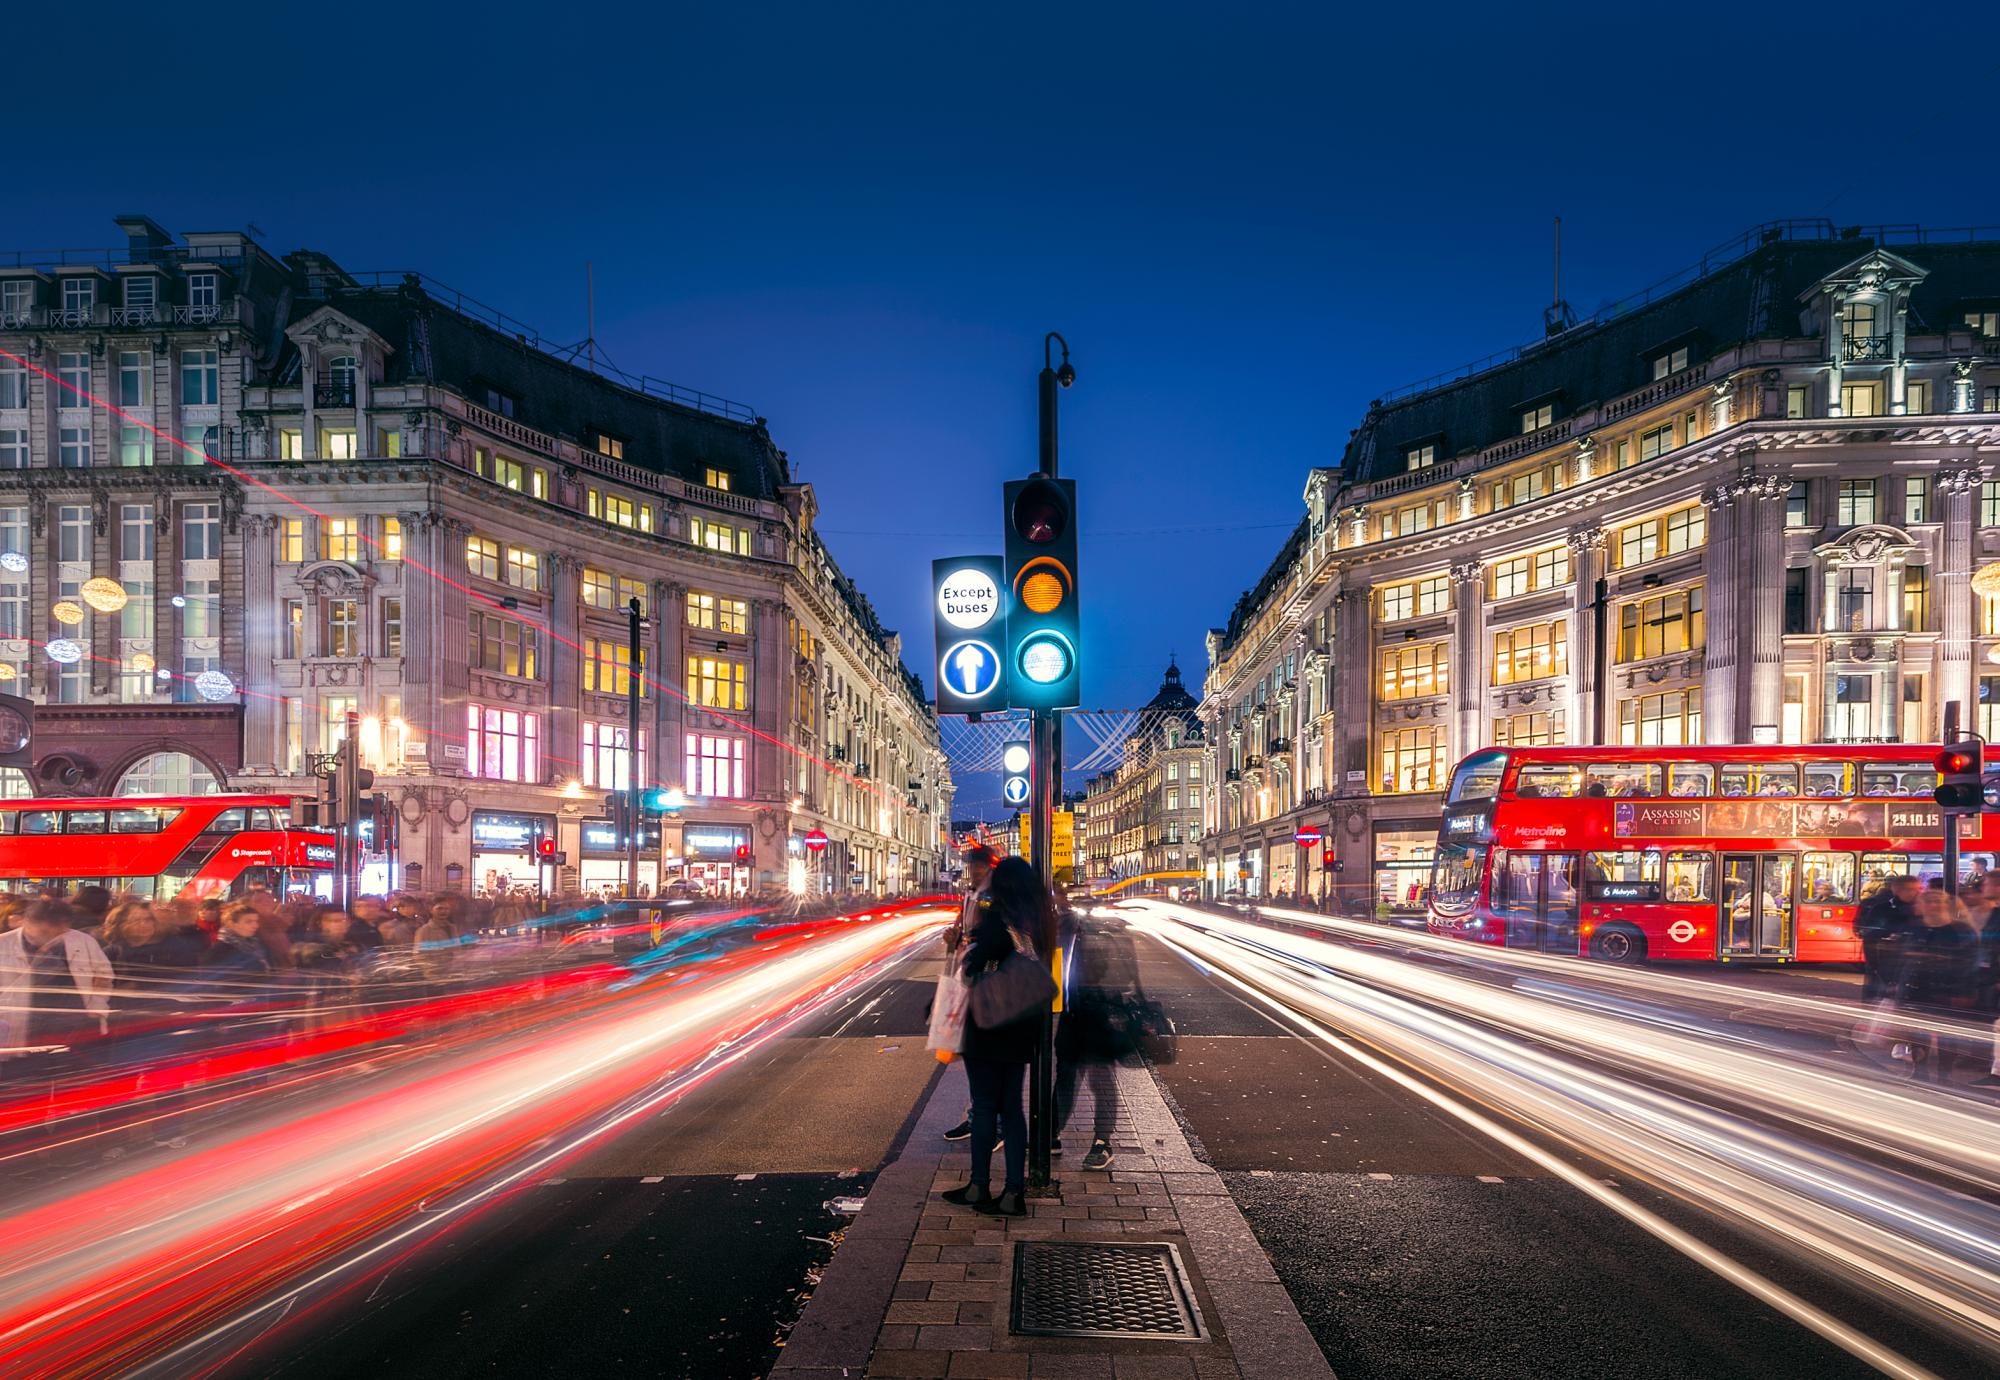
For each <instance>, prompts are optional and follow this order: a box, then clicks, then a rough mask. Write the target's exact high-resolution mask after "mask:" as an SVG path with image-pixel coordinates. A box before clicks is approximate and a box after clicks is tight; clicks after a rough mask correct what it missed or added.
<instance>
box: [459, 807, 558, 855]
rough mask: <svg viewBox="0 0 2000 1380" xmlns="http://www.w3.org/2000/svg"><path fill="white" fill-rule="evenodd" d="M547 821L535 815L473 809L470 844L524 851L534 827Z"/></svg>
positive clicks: (532, 835)
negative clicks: (507, 813)
mask: <svg viewBox="0 0 2000 1380" xmlns="http://www.w3.org/2000/svg"><path fill="white" fill-rule="evenodd" d="M547 823H548V821H546V820H544V819H542V818H541V817H539V816H537V815H506V814H499V813H497V812H495V811H490V810H475V811H474V812H473V815H472V846H473V847H474V848H475V849H481V850H486V851H498V852H519V853H525V852H527V851H528V846H529V844H530V843H531V842H532V841H533V839H534V836H535V827H536V826H537V825H543V826H546V825H547Z"/></svg>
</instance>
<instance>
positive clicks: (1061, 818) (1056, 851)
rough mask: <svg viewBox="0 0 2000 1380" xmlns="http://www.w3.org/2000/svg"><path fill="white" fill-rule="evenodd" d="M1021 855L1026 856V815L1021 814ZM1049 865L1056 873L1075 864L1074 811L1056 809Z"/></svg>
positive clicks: (1060, 872) (1064, 870) (1062, 871)
mask: <svg viewBox="0 0 2000 1380" xmlns="http://www.w3.org/2000/svg"><path fill="white" fill-rule="evenodd" d="M1021 856H1022V857H1024V858H1025V857H1028V856H1029V853H1028V817H1027V816H1026V815H1022V816H1021ZM1049 866H1050V867H1052V868H1053V869H1055V871H1056V873H1057V874H1058V875H1060V874H1062V873H1064V872H1066V871H1068V870H1069V869H1071V868H1074V867H1075V866H1076V811H1074V810H1057V811H1056V813H1055V831H1054V840H1053V842H1052V844H1051V846H1050V848H1049Z"/></svg>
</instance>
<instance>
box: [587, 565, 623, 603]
mask: <svg viewBox="0 0 2000 1380" xmlns="http://www.w3.org/2000/svg"><path fill="white" fill-rule="evenodd" d="M579 589H580V590H581V591H582V594H583V602H584V603H586V604H588V605H589V606H590V607H591V608H594V609H611V608H616V607H618V600H617V596H616V594H615V593H614V591H615V590H616V589H617V584H616V582H615V581H614V580H613V578H612V576H611V573H610V572H609V571H605V570H599V569H598V568H597V567H595V566H590V565H587V566H585V567H584V568H583V579H582V581H581V583H580V585H579Z"/></svg>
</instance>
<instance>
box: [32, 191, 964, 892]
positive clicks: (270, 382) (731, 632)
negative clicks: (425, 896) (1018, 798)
mask: <svg viewBox="0 0 2000 1380" xmlns="http://www.w3.org/2000/svg"><path fill="white" fill-rule="evenodd" d="M119 224H120V225H121V227H122V228H123V229H124V230H125V231H126V234H127V236H128V241H129V243H128V245H127V247H126V248H125V249H124V250H122V251H116V252H111V253H106V254H85V253H77V252H70V253H64V254H60V255H52V256H48V258H47V260H46V261H44V262H35V263H29V262H25V261H24V262H22V263H21V264H19V265H18V266H14V267H5V268H0V349H4V350H6V351H7V352H9V353H11V354H13V355H16V356H18V357H19V358H21V359H22V360H25V361H27V363H28V365H31V366H33V367H26V366H24V365H21V364H15V363H13V362H12V361H9V360H7V359H5V358H0V567H4V568H0V680H5V681H10V682H12V683H13V684H14V685H15V686H16V687H17V688H20V689H22V690H23V692H24V693H26V694H27V695H28V696H29V697H30V698H32V699H34V700H36V701H37V713H36V737H35V744H34V751H35V761H34V765H33V766H32V767H31V768H30V769H29V770H27V771H26V772H20V771H14V772H12V773H11V775H9V776H8V777H7V778H6V780H5V782H4V788H5V789H7V790H10V791H13V792H14V793H17V794H19V793H34V794H72V795H73V794H84V793H106V794H110V793H127V792H134V791H142V790H152V791H161V790H199V789H215V788H228V789H250V790H258V791H283V792H291V793H294V794H309V793H311V792H312V790H313V786H314V783H313V780H312V778H311V776H310V772H311V770H312V761H313V758H314V756H315V755H317V754H323V753H327V752H331V751H333V750H334V749H336V748H337V747H338V746H339V744H340V743H341V741H342V740H343V738H344V737H345V735H346V733H347V732H348V725H349V724H350V722H352V723H353V724H355V725H356V730H355V731H356V732H357V733H358V735H359V746H360V751H361V755H362V757H363V759H364V761H365V763H366V764H367V765H368V766H370V767H371V768H372V769H374V770H375V771H376V773H377V779H376V786H375V790H376V791H377V792H378V793H380V794H382V795H384V796H385V797H386V798H387V801H388V803H389V805H390V806H391V807H392V809H393V810H394V812H395V816H396V818H397V820H398V821H399V826H398V828H397V829H396V830H395V834H396V837H395V839H394V840H390V839H388V838H384V839H380V840H375V839H372V838H371V840H370V842H371V849H372V851H371V853H370V856H369V859H368V863H367V879H366V880H367V883H368V885H369V886H370V887H371V888H372V889H380V888H385V887H387V886H389V885H392V884H394V885H403V884H408V885H412V886H420V887H424V888H430V889H438V888H445V887H451V888H459V889H468V890H473V889H483V888H486V887H488V886H493V885H499V884H502V883H505V882H509V881H511V882H513V883H516V884H520V883H530V884H532V880H533V876H534V869H533V867H532V864H531V863H530V861H529V851H528V844H529V839H530V837H531V836H532V834H533V833H534V831H535V830H536V829H538V828H539V829H540V830H542V831H543V832H545V833H552V834H553V835H554V837H555V838H556V840H557V844H558V847H559V848H561V849H562V850H563V851H564V852H565V853H566V854H567V856H568V867H569V869H570V871H569V873H568V874H567V875H566V876H565V877H563V878H561V879H560V881H561V882H566V883H571V884H575V885H578V886H581V887H583V888H586V889H595V888H597V887H600V886H605V885H610V884H613V883H614V882H615V881H616V880H617V878H618V876H619V875H620V872H619V868H620V864H619V860H618V853H617V849H616V847H615V840H614V839H613V838H612V837H611V831H610V829H609V828H608V827H607V825H606V823H605V820H604V815H605V809H604V801H605V796H606V795H607V794H608V793H609V792H611V791H614V790H618V789H622V788H624V787H625V786H626V785H627V784H628V782H629V781H630V780H631V774H632V773H633V772H634V771H636V772H637V774H638V777H639V779H640V780H641V782H643V783H647V784H659V785H667V786H677V787H680V788H682V789H684V790H685V791H686V793H687V795H688V797H689V804H688V807H687V809H686V811H685V813H684V815H683V817H682V818H681V819H679V820H673V821H669V822H668V824H667V826H666V828H665V831H664V834H665V836H664V839H663V842H662V846H661V848H660V850H659V851H658V853H657V854H656V855H649V856H648V858H647V859H646V861H645V862H644V863H642V867H641V878H642V880H643V881H645V882H646V883H647V884H648V885H649V886H652V887H659V886H663V885H665V884H667V883H668V882H671V881H674V880H677V879H681V880H687V881H691V882H693V883H695V884H697V885H701V886H703V887H706V888H710V889H720V890H754V889H761V888H770V887H786V886H790V887H792V888H795V889H800V890H817V889H826V890H839V889H848V888H855V889H861V890H867V891H872V892H898V891H903V890H906V889H910V888H916V887H929V886H932V885H934V884H935V883H936V882H937V880H938V878H939V876H940V872H941V868H942V866H943V863H944V848H945V844H946V839H947V833H946V821H947V820H948V819H949V817H950V798H951V783H950V778H949V773H948V768H947V764H946V761H945V758H944V754H943V750H942V746H941V744H940V741H939V738H938V730H937V723H936V719H935V716H934V715H933V714H932V712H931V710H930V708H929V707H928V706H927V704H926V703H925V699H924V695H923V691H922V687H921V684H920V683H919V682H918V681H917V680H916V679H915V677H913V676H912V675H911V674H910V673H909V672H908V670H907V669H905V667H904V666H903V663H902V659H901V643H900V639H899V638H898V637H897V636H896V635H895V634H894V633H892V632H889V631H888V630H886V629H885V628H883V627H882V625H881V623H880V620H879V619H878V618H877V617H876V614H875V612H874V610H873V608H872V607H871V606H870V604H869V602H868V600H867V599H866V597H865V596H864V595H862V594H861V592H860V591H859V590H857V589H856V588H855V586H854V584H853V582H852V581H851V580H849V579H848V578H847V577H846V576H845V575H844V574H843V573H842V572H841V570H840V568H839V566H838V565H837V564H836V563H835V561H834V559H833V557H832V555H831V553H830V552H829V551H828V550H827V548H826V546H825V544H824V542H822V540H821V539H820V537H819V535H818V533H817V532H816V531H815V530H814V522H815V518H816V516H817V505H816V503H815V500H814V496H813V491H812V488H811V486H809V485H806V484H802V483H799V482H796V481H795V480H794V479H793V478H792V475H791V472H790V468H789V465H788V463H787V458H786V456H785V453H784V452H783V451H782V450H779V449H778V448H777V447H776V445H775V444H774V443H773V441H772V439H771V436H770V434H769V431H768V429H767V428H766V425H765V423H764V420H763V419H762V418H759V417H756V416H755V415H753V414H752V413H751V412H750V411H749V410H748V409H746V408H743V407H741V406H739V405H737V404H734V403H729V402H727V401H725V400H722V399H718V398H713V397H709V396H706V395H703V394H698V393H692V392H689V391H687V390H683V389H679V388H676V387H674V386H673V385H670V384H665V383H662V382H660V381H658V380H653V379H644V378H630V377H625V376H622V375H612V374H608V373H606V372H603V371H600V370H593V369H589V368H585V367H583V366H582V365H581V364H579V363H578V362H577V361H576V359H575V358H574V354H575V352H574V351H559V350H557V349H555V348H553V347H551V346H549V345H547V344H546V343H545V342H543V341H542V340H541V339H540V338H539V337H538V336H536V335H535V334H534V333H533V332H532V331H530V330H529V329H528V328H527V327H525V326H523V325H521V324H520V323H518V322H514V321H511V320H509V319H507V318H506V317H504V316H501V315H500V314H498V313H496V312H493V311H491V310H490V309H487V308H485V307H482V306H480V305H479V304H477V303H474V302H471V301H470V300H468V299H465V298H463V297H462V296H460V295H458V294H456V293H453V292H451V291H449V290H448V289H444V288H442V287H440V286H439V285H437V284H435V283H432V282H429V281H428V280H425V279H422V278H419V277H416V276H412V275H402V274H397V275H391V276H387V277H379V276H373V275H366V274H351V273H348V272H346V271H344V270H342V269H341V268H340V267H339V266H338V265H337V264H335V263H334V262H332V261H331V260H330V259H328V258H326V257H325V256H323V255H320V254H317V253H313V252H309V251H301V252H297V253H293V254H290V255H287V256H285V257H284V258H282V259H280V258H277V257H275V256H273V255H272V254H270V253H269V252H268V251H266V250H265V249H263V248H262V247H261V246H260V245H258V244H257V243H255V242H254V241H253V240H252V239H250V238H249V237H248V236H246V235H242V234H237V233H225V234H214V235H192V234H191V235H188V236H185V237H182V238H176V237H175V236H173V235H171V234H169V233H168V232H167V231H165V230H163V229H162V228H161V227H159V226H158V225H156V224H154V223H153V222H151V221H148V220H146V219H144V218H143V217H128V218H125V219H123V220H121V221H120V222H119ZM38 370H46V371H47V372H48V374H50V375H53V377H43V376H42V374H41V373H39V372H37V371H38ZM66 384H67V385H70V386H67V387H66V386H65V385H66ZM86 394H88V395H89V396H90V397H91V398H94V399H97V400H98V401H97V402H91V401H87V400H86V399H85V395H86ZM156 430H157V432H158V433H164V435H166V436H168V437H174V438H181V439H183V440H185V441H186V442H188V443H189V444H190V445H191V446H192V447H194V448H195V452H196V453H189V452H188V451H185V450H183V448H182V447H181V446H178V445H175V444H172V443H170V442H169V441H166V440H162V439H160V437H159V436H158V435H156V434H155V433H156ZM204 454H205V456H206V457H209V458H213V459H215V460H217V461H220V462H222V463H221V464H220V465H217V464H210V463H208V459H207V458H203V457H204ZM8 554H12V555H16V556H18V557H19V558H20V559H19V560H18V562H16V561H8V560H5V559H4V557H5V556H6V555H8ZM17 565H18V566H19V567H20V568H18V569H17V568H16V567H17ZM92 576H107V577H109V578H111V579H113V580H115V581H117V582H118V583H119V584H120V586H121V587H122V589H123V590H124V591H125V592H126V594H127V596H128V600H127V602H126V604H125V606H124V608H123V609H121V610H119V611H118V612H116V613H113V614H99V613H96V612H93V611H90V610H85V611H84V614H83V617H82V619H81V621H80V623H78V624H71V623H65V622H62V621H60V614H61V612H63V611H62V604H63V603H64V602H69V603H71V604H74V603H75V600H76V596H77V594H78V591H79V590H80V589H81V586H82V583H83V582H84V581H85V580H87V579H89V578H91V577H92ZM634 599H636V600H638V601H639V603H640V605H641V607H642V609H643V612H644V615H645V617H646V619H647V624H646V628H645V631H644V632H643V646H642V659H643V672H644V681H645V683H644V685H643V690H644V694H643V698H642V702H641V715H640V727H639V731H638V734H637V738H636V741H634V740H633V739H632V736H631V734H630V731H629V729H628V725H627V698H626V694H627V687H628V684H629V678H630V676H631V673H632V669H633V668H632V665H631V655H630V651H629V646H628V642H629V620H628V615H627V613H626V608H627V605H628V603H629V602H630V601H632V600H634ZM58 638H60V639H61V640H65V641H67V642H69V643H70V644H72V645H73V646H78V647H80V648H81V651H80V654H79V655H77V656H76V657H74V658H73V659H71V660H68V661H58V660H53V659H51V655H50V652H51V651H52V648H50V647H48V646H45V645H44V644H45V643H47V642H51V641H54V640H57V639H58ZM63 650H64V651H65V653H67V651H68V650H69V649H68V648H64V649H63ZM661 687H664V690H662V688H661ZM813 830H819V831H822V832H824V833H825V834H826V835H827V837H828V846H827V847H826V848H825V850H824V851H822V852H819V853H817V854H815V853H811V852H809V851H807V850H806V849H805V848H804V846H803V845H804V839H805V836H806V835H807V834H808V833H810V832H811V831H813ZM386 832H388V831H385V833H386ZM391 842H393V843H394V845H395V849H394V853H393V855H392V854H391V852H390V850H389V848H388V847H387V846H386V845H388V844H390V843H391ZM392 865H393V867H394V869H395V870H394V873H393V876H392V872H391V868H392ZM550 880H551V881H558V879H556V878H551V879H550Z"/></svg>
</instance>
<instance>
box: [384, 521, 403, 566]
mask: <svg viewBox="0 0 2000 1380" xmlns="http://www.w3.org/2000/svg"><path fill="white" fill-rule="evenodd" d="M382 559H383V560H385V561H400V560H402V559H403V520H402V519H401V518H392V517H385V518H383V519H382Z"/></svg>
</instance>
